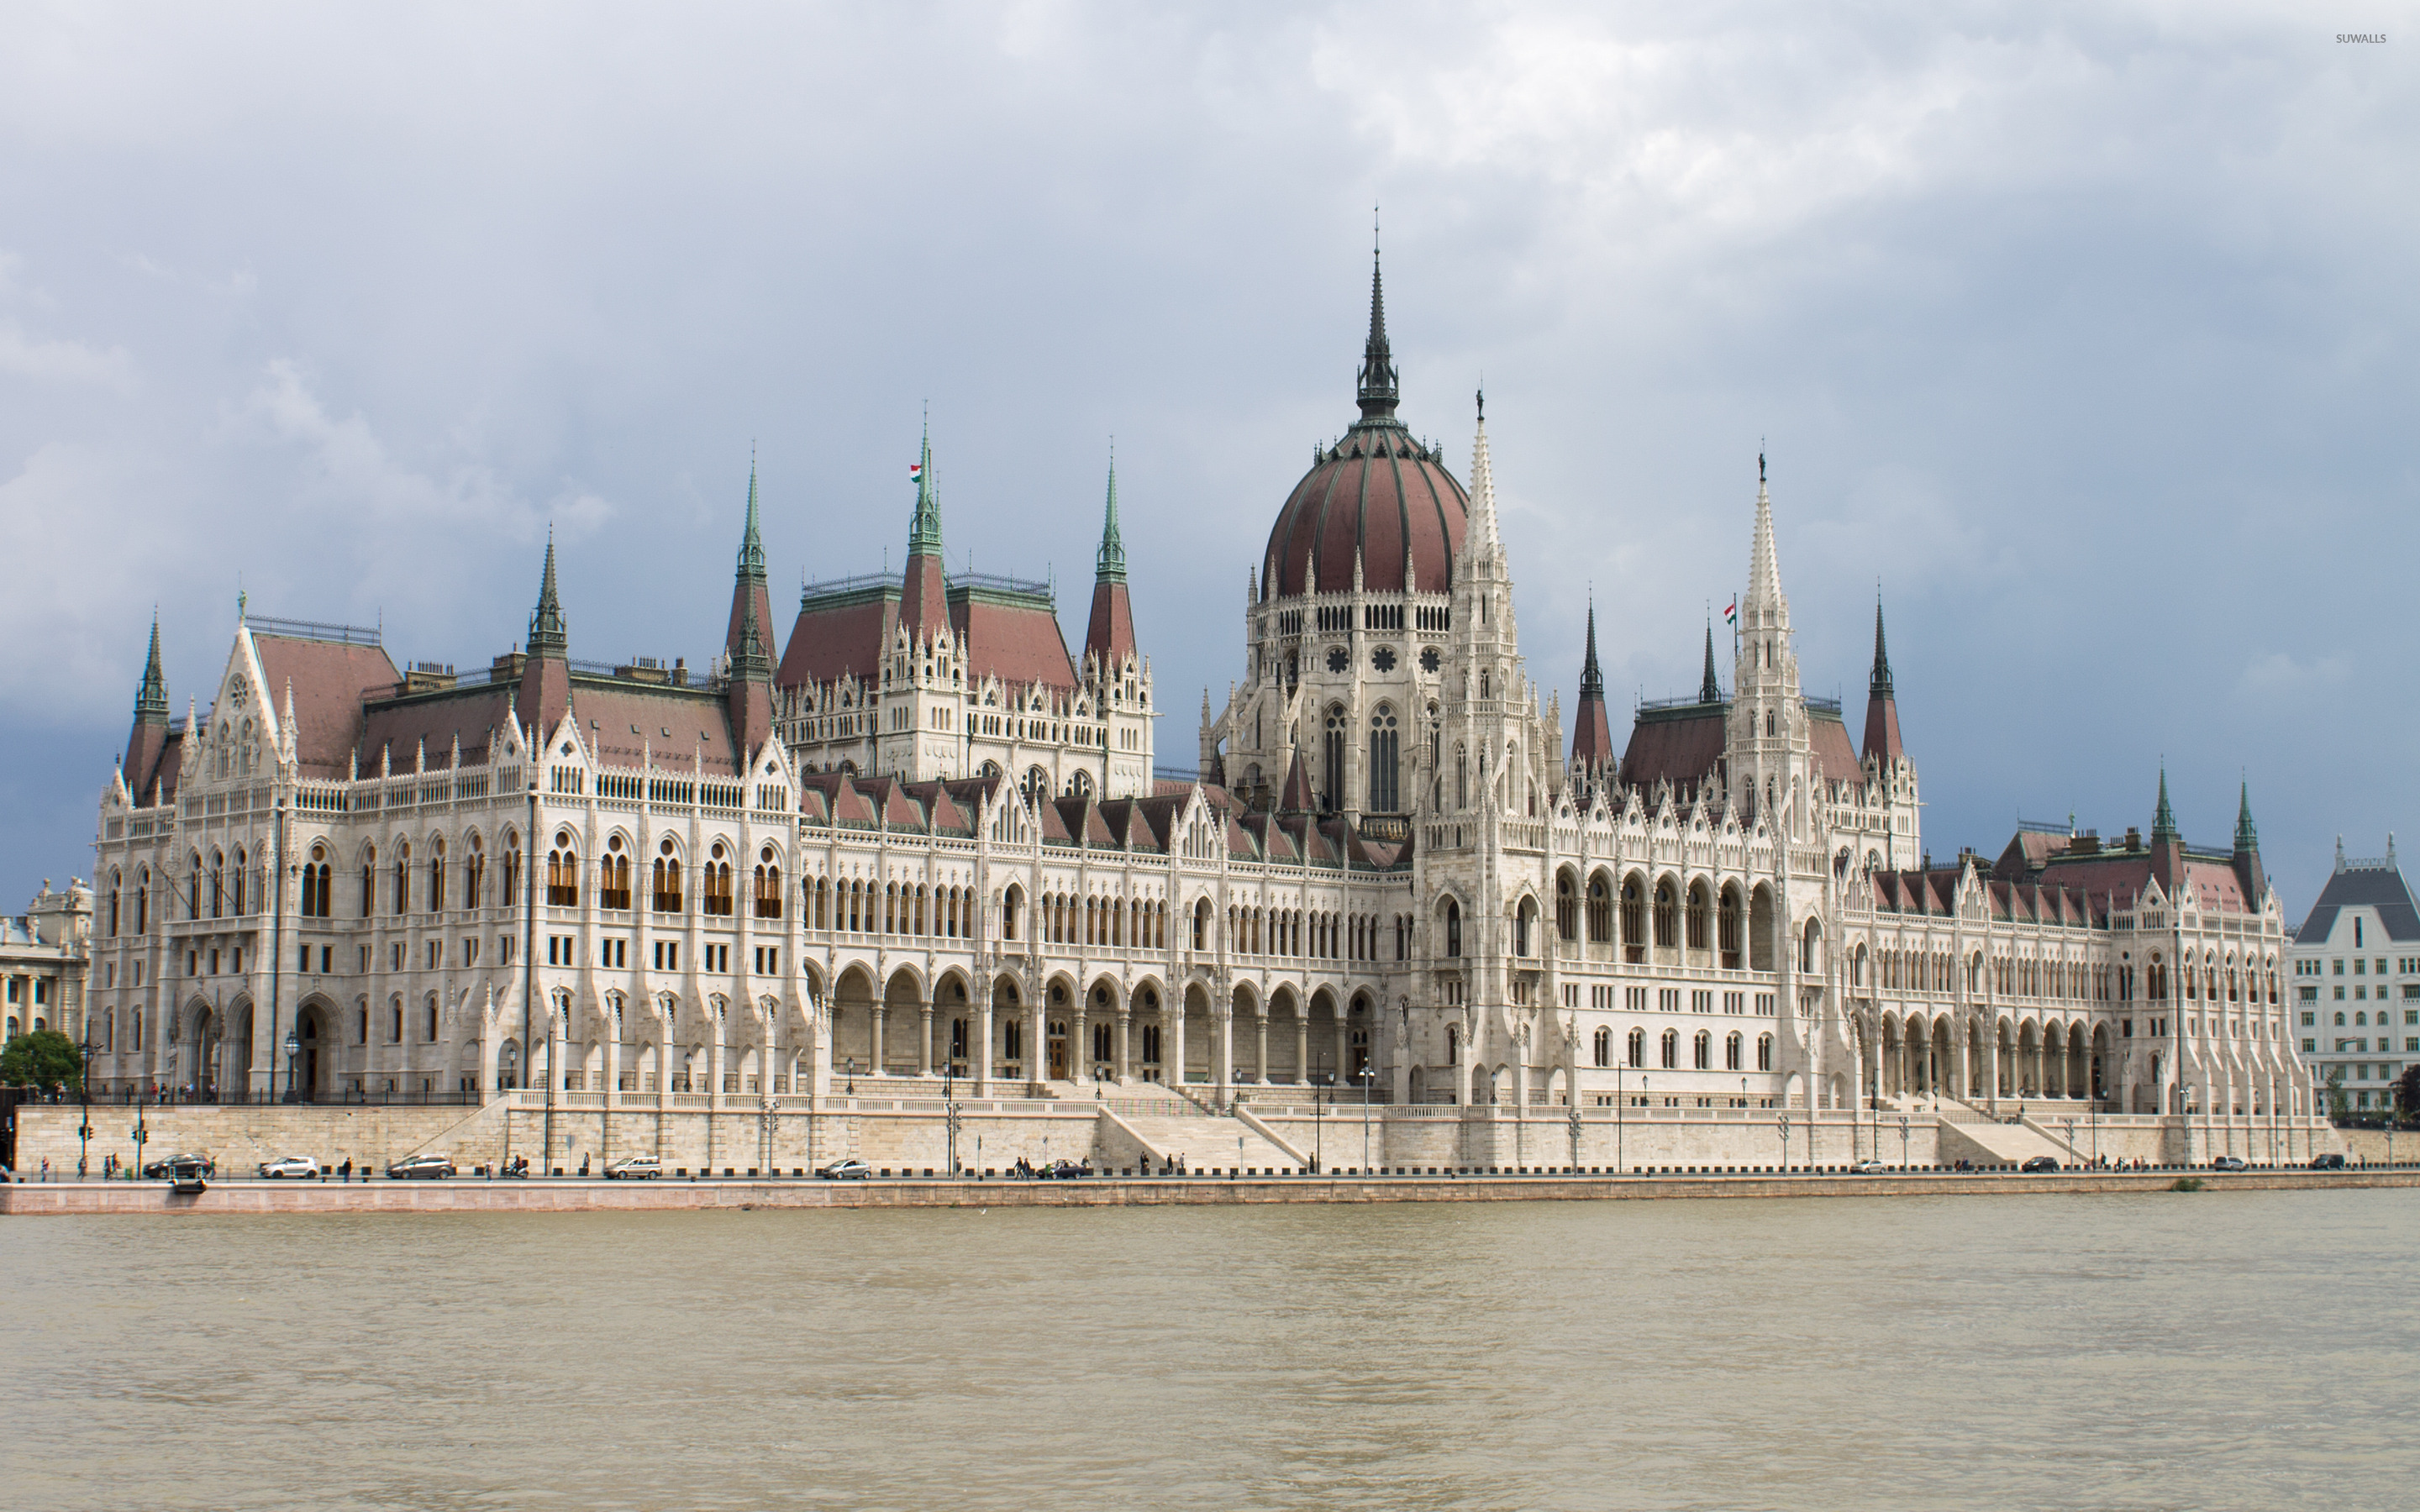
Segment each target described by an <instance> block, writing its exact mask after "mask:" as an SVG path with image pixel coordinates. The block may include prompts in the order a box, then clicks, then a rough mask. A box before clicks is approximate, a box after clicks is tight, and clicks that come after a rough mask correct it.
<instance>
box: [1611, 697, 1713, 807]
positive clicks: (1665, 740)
mask: <svg viewBox="0 0 2420 1512" xmlns="http://www.w3.org/2000/svg"><path fill="white" fill-rule="evenodd" d="M1729 712H1730V704H1728V703H1697V704H1690V705H1687V706H1686V707H1684V708H1683V709H1679V710H1672V711H1667V710H1661V709H1658V710H1641V711H1640V713H1639V716H1638V718H1637V722H1636V723H1634V724H1633V725H1632V726H1631V727H1630V748H1629V749H1628V750H1625V751H1623V752H1622V753H1621V780H1622V782H1623V783H1624V784H1625V785H1627V786H1630V787H1635V788H1652V787H1653V786H1654V785H1655V784H1656V782H1657V781H1659V780H1661V779H1671V782H1672V785H1673V786H1675V787H1684V786H1686V785H1688V784H1689V783H1692V782H1699V781H1703V780H1704V779H1706V778H1707V777H1708V776H1709V775H1711V774H1712V773H1713V771H1714V764H1715V763H1716V762H1718V761H1720V760H1721V759H1722V755H1723V720H1724V716H1725V715H1726V714H1728V713H1729Z"/></svg>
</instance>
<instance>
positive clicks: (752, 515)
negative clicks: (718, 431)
mask: <svg viewBox="0 0 2420 1512" xmlns="http://www.w3.org/2000/svg"><path fill="white" fill-rule="evenodd" d="M739 577H740V579H741V580H742V581H745V582H752V583H757V584H762V583H763V582H764V581H765V542H764V539H763V537H761V536H759V535H758V534H757V533H756V454H755V453H754V452H750V453H749V454H748V525H747V528H746V529H745V530H744V531H742V532H740V536H739Z"/></svg>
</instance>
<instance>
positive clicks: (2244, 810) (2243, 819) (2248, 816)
mask: <svg viewBox="0 0 2420 1512" xmlns="http://www.w3.org/2000/svg"><path fill="white" fill-rule="evenodd" d="M2235 848H2236V850H2237V851H2239V852H2242V851H2257V850H2258V849H2259V848H2260V831H2259V829H2258V828H2257V827H2256V826H2255V825H2253V823H2252V779H2250V778H2245V779H2243V796H2242V801H2241V802H2239V803H2238V804H2237V806H2236V810H2235Z"/></svg>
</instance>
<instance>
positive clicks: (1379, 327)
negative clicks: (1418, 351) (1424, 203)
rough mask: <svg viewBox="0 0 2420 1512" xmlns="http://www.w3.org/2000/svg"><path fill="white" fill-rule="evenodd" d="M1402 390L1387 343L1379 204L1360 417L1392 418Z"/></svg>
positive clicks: (1373, 214) (1374, 211)
mask: <svg viewBox="0 0 2420 1512" xmlns="http://www.w3.org/2000/svg"><path fill="white" fill-rule="evenodd" d="M1401 397H1402V394H1401V393H1400V391H1399V389H1398V388H1397V378H1396V373H1395V363H1394V354H1393V352H1392V351H1391V350H1390V349H1389V348H1388V345H1387V284H1386V279H1385V277H1384V276H1383V274H1382V273H1381V271H1380V269H1379V266H1378V208H1377V207H1376V206H1374V205H1373V206H1372V207H1371V208H1370V339H1369V340H1368V341H1367V342H1366V343H1364V344H1363V346H1362V348H1361V393H1360V399H1361V418H1362V419H1363V420H1364V421H1391V420H1393V419H1394V418H1395V404H1396V401H1397V400H1398V399H1400V398H1401Z"/></svg>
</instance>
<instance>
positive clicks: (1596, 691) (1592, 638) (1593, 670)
mask: <svg viewBox="0 0 2420 1512" xmlns="http://www.w3.org/2000/svg"><path fill="white" fill-rule="evenodd" d="M1706 633H1707V635H1709V636H1712V635H1713V634H1714V631H1713V629H1712V628H1711V627H1709V628H1708V630H1707V632H1706ZM1580 697H1581V698H1583V699H1596V700H1599V701H1602V700H1603V699H1604V698H1605V669H1604V668H1602V667H1599V666H1598V665H1597V660H1596V595H1595V594H1590V595H1589V610H1588V656H1587V659H1585V660H1583V661H1582V662H1581V663H1580Z"/></svg>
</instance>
